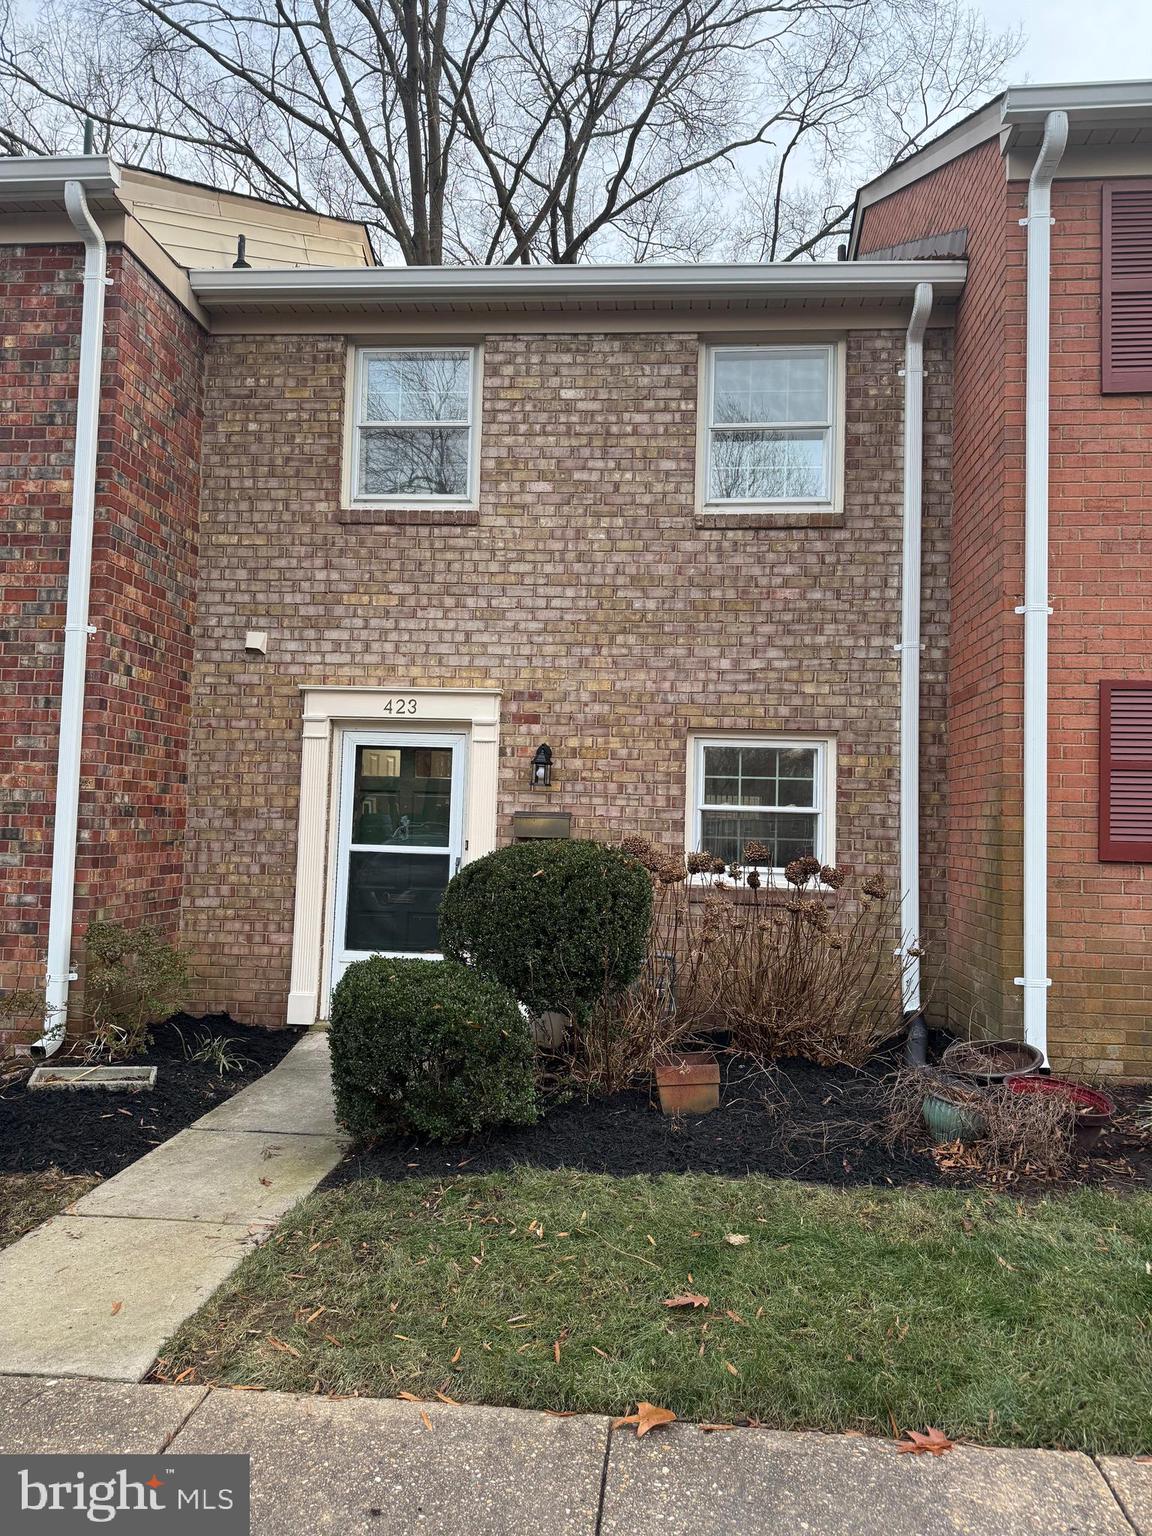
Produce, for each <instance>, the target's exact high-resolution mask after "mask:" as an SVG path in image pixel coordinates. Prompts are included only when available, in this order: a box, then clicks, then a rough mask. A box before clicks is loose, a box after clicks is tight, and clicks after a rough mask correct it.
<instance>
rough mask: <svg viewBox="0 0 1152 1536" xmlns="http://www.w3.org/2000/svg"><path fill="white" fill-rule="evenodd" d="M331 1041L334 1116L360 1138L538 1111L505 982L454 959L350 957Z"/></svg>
mask: <svg viewBox="0 0 1152 1536" xmlns="http://www.w3.org/2000/svg"><path fill="white" fill-rule="evenodd" d="M329 1043H330V1045H331V1050H332V1086H333V1090H334V1093H335V1098H336V1118H337V1119H338V1120H339V1121H340V1124H341V1125H343V1126H344V1127H345V1129H346V1130H347V1131H349V1132H350V1133H351V1135H352V1136H354V1137H355V1138H356V1140H357V1141H370V1140H373V1139H374V1138H376V1137H380V1136H392V1135H396V1134H399V1133H402V1132H414V1133H415V1134H417V1135H419V1136H429V1137H432V1138H434V1139H436V1140H443V1139H444V1138H446V1137H449V1136H455V1135H459V1134H460V1133H462V1132H466V1131H476V1130H479V1129H480V1128H481V1127H482V1126H485V1125H507V1124H512V1125H527V1124H530V1123H531V1122H532V1121H533V1120H535V1118H536V1099H535V1089H534V1084H533V1080H532V1032H531V1029H530V1028H529V1025H528V1022H527V1020H526V1019H525V1018H524V1015H523V1014H522V1013H521V1011H520V1009H519V1008H518V1007H517V1006H516V1000H515V998H513V997H512V996H511V995H510V994H509V993H508V992H506V991H505V990H504V988H503V987H501V986H499V985H498V984H497V983H496V982H494V981H490V980H489V979H488V978H487V977H484V976H481V975H479V974H478V973H477V972H475V971H471V970H468V969H466V968H465V967H464V966H462V965H456V964H454V963H453V962H452V961H451V960H443V961H441V960H392V959H388V958H386V957H384V956H381V955H376V956H374V957H373V958H372V959H370V960H358V961H356V963H355V964H354V965H350V966H349V967H348V969H347V970H346V971H345V972H344V975H343V976H342V977H341V979H340V982H339V983H338V985H337V987H336V990H335V991H334V992H333V994H332V1017H331V1020H330V1023H329Z"/></svg>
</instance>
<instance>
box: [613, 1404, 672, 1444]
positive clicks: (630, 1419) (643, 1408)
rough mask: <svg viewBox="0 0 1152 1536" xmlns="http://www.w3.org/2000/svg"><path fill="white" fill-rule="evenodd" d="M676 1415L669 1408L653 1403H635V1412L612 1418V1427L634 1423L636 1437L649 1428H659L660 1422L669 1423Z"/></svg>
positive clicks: (643, 1433) (646, 1431)
mask: <svg viewBox="0 0 1152 1536" xmlns="http://www.w3.org/2000/svg"><path fill="white" fill-rule="evenodd" d="M675 1418H676V1415H675V1414H674V1413H673V1412H672V1410H671V1408H657V1406H656V1404H655V1403H637V1404H636V1412H635V1413H628V1414H625V1415H624V1417H623V1418H622V1419H613V1421H612V1428H613V1429H620V1428H621V1427H622V1426H623V1425H625V1424H635V1426H636V1438H637V1440H639V1439H640V1438H641V1436H643V1435H646V1434H647V1433H648V1431H649V1430H650V1429H659V1428H660V1426H661V1425H662V1424H671V1423H672V1422H673V1421H674V1419H675Z"/></svg>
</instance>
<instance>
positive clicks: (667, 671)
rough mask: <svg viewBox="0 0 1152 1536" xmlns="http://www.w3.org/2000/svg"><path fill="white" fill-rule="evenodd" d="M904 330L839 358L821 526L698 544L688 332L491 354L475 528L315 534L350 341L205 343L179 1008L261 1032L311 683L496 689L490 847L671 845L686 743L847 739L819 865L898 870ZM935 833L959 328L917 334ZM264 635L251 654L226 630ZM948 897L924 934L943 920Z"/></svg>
mask: <svg viewBox="0 0 1152 1536" xmlns="http://www.w3.org/2000/svg"><path fill="white" fill-rule="evenodd" d="M903 344H904V334H903V331H900V330H890V331H873V332H859V331H857V332H853V333H851V337H850V340H849V342H848V374H847V399H848V408H847V450H846V457H847V474H846V505H845V513H844V516H843V518H842V519H840V520H839V524H838V525H837V526H821V527H789V526H786V525H785V526H781V525H780V524H779V523H777V524H774V525H772V526H770V527H768V528H744V527H724V528H715V527H707V526H705V525H704V524H705V523H706V521H707V520H705V519H702V520H699V521H698V520H697V518H696V516H695V511H694V497H695V484H694V476H695V454H696V411H697V359H698V355H699V340H698V337H697V336H696V335H694V334H656V335H627V334H612V335H586V334H581V335H573V334H556V335H515V336H493V337H489V338H488V339H487V341H486V342H485V356H484V402H483V434H482V468H481V499H480V513H479V518H478V520H477V521H476V523H475V525H473V526H467V525H465V526H436V525H435V524H433V525H431V526H428V525H427V518H425V519H424V520H423V523H417V524H415V525H413V526H407V527H397V526H385V525H378V526H347V525H344V524H341V523H340V522H339V521H338V520H337V512H338V508H339V478H340V462H341V453H342V444H343V436H342V422H343V407H344V392H345V371H346V357H347V349H346V344H345V340H344V338H343V337H341V336H326V335H321V336H241V337H217V338H214V339H213V340H212V341H211V343H210V345H209V356H208V384H207V396H206V418H205V440H204V495H203V508H202V523H201V554H200V571H201V575H200V584H199V593H200V596H199V616H198V629H197V656H196V687H195V703H194V716H193V718H194V726H193V743H192V754H191V763H192V766H191V775H192V783H191V801H192V809H191V815H190V826H189V842H188V866H187V869H188V872H187V881H186V887H185V902H184V919H183V925H184V931H185V934H186V936H187V937H188V939H189V940H190V941H191V942H192V943H193V944H194V946H195V948H196V950H197V952H198V954H199V956H200V957H201V961H202V964H203V967H204V970H205V972H206V975H207V978H208V979H207V986H206V990H205V993H204V996H203V998H202V1002H203V1003H204V1004H205V1005H206V1006H210V1007H222V1008H228V1009H230V1010H231V1011H232V1012H233V1013H235V1014H236V1016H237V1017H240V1018H244V1019H247V1020H249V1021H253V1022H259V1023H265V1024H277V1023H282V1022H283V1019H284V1007H285V1002H286V999H287V993H288V971H289V958H290V953H291V941H292V898H293V885H294V875H295V857H296V816H297V798H298V784H299V763H300V742H301V714H300V693H299V689H300V686H301V685H302V684H312V685H317V684H367V685H373V686H377V687H389V686H397V687H408V686H412V687H416V686H431V687H445V688H448V687H483V688H496V689H501V690H502V691H503V701H502V713H501V763H500V783H499V802H498V810H499V822H500V836H501V837H507V836H508V835H509V834H510V828H511V815H512V812H513V811H515V810H517V809H520V808H524V807H529V806H533V807H534V808H538V805H537V804H536V802H535V801H534V800H533V798H532V794H531V791H530V790H529V789H528V788H527V786H526V779H527V772H528V763H529V759H530V758H531V755H532V752H533V750H534V749H535V747H536V746H537V745H538V743H539V742H540V741H542V740H546V741H548V742H549V743H550V744H551V746H552V747H553V749H554V751H555V754H556V773H555V786H556V787H555V789H554V791H553V794H552V798H551V801H550V803H551V804H552V805H554V806H555V808H556V809H562V810H567V811H570V812H571V813H572V816H573V833H574V835H577V836H589V835H592V836H603V837H610V838H619V837H621V836H623V835H624V834H626V833H629V832H639V833H642V834H645V835H647V836H649V837H652V838H655V839H657V840H659V841H660V842H662V843H664V844H668V845H679V846H682V845H683V837H684V810H685V805H684V799H685V784H684V777H685V774H684V770H685V759H686V747H687V738H688V733H689V732H690V731H694V730H709V729H717V730H718V729H723V730H747V731H749V732H754V731H767V732H776V731H779V732H787V731H804V732H823V731H828V732H830V733H835V734H836V735H837V737H838V759H839V761H838V766H839V792H838V815H837V842H838V854H839V856H840V857H841V858H842V859H843V860H844V861H845V862H846V863H848V864H850V865H855V866H856V867H858V868H863V867H877V866H878V867H881V868H883V869H884V870H886V871H887V872H888V873H889V875H890V876H891V877H892V878H895V875H896V872H897V868H898V855H897V812H898V776H897V775H898V738H897V727H898V703H899V699H898V661H897V654H896V652H895V651H894V650H893V646H894V643H895V642H896V641H897V640H898V639H899V623H900V530H901V496H902V488H901V431H902V400H903V384H902V380H901V378H900V372H899V370H900V366H901V364H902V362H903ZM928 371H929V389H928V402H927V410H926V421H927V437H928V453H927V474H926V486H927V492H928V503H929V509H930V520H929V528H928V534H927V539H926V546H927V549H926V569H927V572H928V574H927V576H926V580H925V593H924V598H925V632H926V636H927V638H928V641H929V646H928V649H927V651H926V653H925V659H924V676H925V687H926V696H927V697H929V698H932V699H935V700H936V701H937V715H936V718H935V719H934V720H932V721H931V722H930V724H929V728H928V729H926V732H925V761H926V763H927V765H928V770H929V771H928V778H927V783H926V789H925V808H926V822H927V835H928V836H929V837H930V838H931V837H932V836H933V835H934V833H933V829H932V820H933V817H934V816H938V814H939V808H940V806H941V804H942V801H943V787H942V783H941V775H940V757H941V752H942V731H941V720H940V717H939V709H940V701H941V700H942V693H943V667H944V664H945V656H946V648H947V614H946V611H945V604H944V581H945V572H946V560H947V551H946V545H947V517H948V502H949V474H950V466H949V453H950V441H949V437H950V418H951V399H950V395H951V366H950V336H949V334H948V332H946V331H933V332H931V333H930V335H929V346H928ZM249 627H251V628H258V629H267V630H268V631H269V633H270V644H269V651H268V655H267V657H266V658H263V659H261V658H250V657H248V656H246V655H245V652H244V649H243V641H244V631H245V630H246V629H248V628H249ZM945 894H946V893H945V891H944V888H943V883H942V881H941V880H939V879H938V880H937V881H936V882H934V884H933V886H932V888H931V891H930V892H929V897H930V906H929V914H928V915H929V918H930V920H931V919H932V918H935V919H936V920H937V922H938V921H939V919H940V917H941V915H942V913H943V910H944V903H945Z"/></svg>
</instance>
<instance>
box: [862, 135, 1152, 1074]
mask: <svg viewBox="0 0 1152 1536" xmlns="http://www.w3.org/2000/svg"><path fill="white" fill-rule="evenodd" d="M1026 191H1027V189H1026V186H1025V185H1024V184H1022V183H1012V184H1008V183H1006V182H1005V179H1004V171H1003V162H1002V160H1001V158H1000V153H999V147H998V145H997V144H996V143H994V142H993V143H989V144H987V145H985V146H982V147H981V148H979V149H977V150H973V151H971V152H969V153H968V154H966V155H963V156H961V157H960V158H959V159H957V160H955V161H953V162H952V163H951V164H950V165H948V166H946V167H944V168H942V169H941V170H939V171H937V172H935V173H933V174H932V175H930V176H927V177H925V178H923V179H922V180H920V181H919V182H916V183H914V184H913V185H912V186H910V187H907V188H905V189H903V190H902V191H900V192H897V193H895V194H893V195H892V196H891V197H888V198H886V199H884V200H883V201H882V202H880V203H877V204H875V205H874V206H873V207H871V208H868V209H867V210H866V211H865V213H864V217H863V224H862V231H861V239H860V243H859V249H860V254H861V255H866V254H867V253H868V252H869V251H872V250H879V249H883V248H885V247H887V246H889V245H892V244H896V243H898V242H899V241H902V240H908V239H915V238H917V237H919V236H923V235H929V234H936V233H942V232H944V231H946V230H949V229H953V228H957V227H959V226H961V225H966V226H967V228H968V230H969V245H968V256H969V277H968V283H967V286H966V289H965V293H964V297H963V299H962V301H961V304H960V309H959V314H958V317H957V324H956V418H955V434H954V436H955V457H954V464H955V469H954V511H953V543H952V586H951V592H952V635H951V651H950V657H951V659H950V669H949V737H950V742H951V748H950V758H949V768H948V778H947V785H948V806H949V809H948V864H949V923H948V939H947V945H948V948H947V956H946V970H947V981H946V1001H947V1008H948V1016H949V1022H950V1023H951V1024H952V1025H953V1026H954V1027H965V1026H966V1025H967V1024H968V1023H969V1022H971V1023H973V1024H974V1025H975V1026H976V1027H977V1028H981V1029H983V1028H991V1029H995V1030H1005V1031H1010V1032H1018V1031H1019V1029H1020V1027H1021V1026H1020V1021H1021V1015H1022V1007H1021V1001H1020V998H1019V995H1018V993H1019V989H1018V988H1016V987H1014V986H1013V984H1012V978H1013V977H1014V976H1015V975H1017V974H1019V968H1020V950H1021V902H1022V896H1021V887H1020V876H1019V863H1020V856H1021V854H1020V839H1021V818H1022V777H1021V719H1022V708H1023V697H1022V688H1023V680H1022V639H1023V635H1022V624H1021V620H1020V619H1019V617H1018V616H1017V615H1016V614H1015V613H1014V611H1013V610H1014V608H1015V606H1016V604H1017V603H1019V602H1020V601H1021V599H1022V587H1023V526H1024V513H1023V505H1024V356H1025V350H1024V349H1025V316H1024V305H1025V273H1024V244H1025V236H1024V231H1023V229H1022V228H1021V226H1020V222H1019V221H1020V219H1021V218H1022V217H1023V216H1024V214H1025V212H1026ZM1100 201H1101V194H1100V183H1099V182H1093V181H1069V182H1059V181H1058V182H1057V183H1056V185H1055V188H1054V194H1053V214H1054V218H1055V224H1054V227H1053V233H1052V247H1053V279H1052V314H1053V320H1052V449H1051V454H1052V457H1051V478H1050V511H1051V543H1050V550H1051V558H1050V570H1051V588H1052V604H1053V608H1054V613H1053V618H1052V623H1051V636H1050V644H1051V659H1050V689H1051V691H1050V705H1049V708H1050V720H1051V755H1050V765H1051V766H1050V772H1049V795H1050V818H1051V819H1050V836H1049V854H1050V894H1049V917H1050V936H1051V955H1050V973H1051V976H1052V980H1053V986H1052V990H1051V993H1050V995H1049V1015H1050V1017H1049V1038H1050V1048H1051V1054H1052V1057H1053V1060H1054V1061H1055V1062H1056V1063H1057V1064H1061V1063H1063V1064H1065V1065H1069V1066H1081V1067H1085V1068H1088V1069H1096V1070H1099V1071H1100V1072H1102V1073H1104V1074H1112V1075H1127V1076H1136V1077H1146V1076H1150V1075H1152V1031H1150V1029H1149V1024H1148V1015H1149V1008H1150V1005H1149V1001H1148V1000H1149V998H1150V997H1152V990H1150V972H1152V961H1150V960H1149V950H1148V945H1147V943H1146V940H1145V935H1146V933H1147V931H1148V925H1149V923H1150V921H1152V883H1150V881H1149V871H1148V869H1147V867H1146V866H1141V865H1113V864H1101V863H1100V862H1099V860H1098V858H1097V848H1096V812H1097V792H1098V786H1097V761H1096V754H1097V718H1096V709H1097V685H1098V683H1099V681H1100V680H1101V679H1102V678H1106V677H1118V678H1123V677H1148V676H1150V675H1152V659H1150V658H1152V650H1150V643H1152V618H1150V617H1149V613H1150V609H1149V599H1150V598H1152V591H1150V590H1149V582H1148V580H1147V578H1146V574H1145V573H1146V567H1147V555H1148V544H1149V540H1148V538H1147V537H1146V536H1143V535H1142V529H1143V520H1144V518H1145V517H1146V516H1147V514H1148V513H1149V511H1150V510H1152V505H1150V501H1149V491H1148V487H1147V476H1148V466H1149V449H1148V443H1149V433H1150V431H1152V397H1149V396H1138V395H1129V396H1102V395H1101V394H1100V230H1101V209H1100Z"/></svg>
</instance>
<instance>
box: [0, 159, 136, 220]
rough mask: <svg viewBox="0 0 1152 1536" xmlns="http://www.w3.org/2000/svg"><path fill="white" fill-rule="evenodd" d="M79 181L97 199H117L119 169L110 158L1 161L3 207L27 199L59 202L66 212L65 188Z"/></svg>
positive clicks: (0, 182)
mask: <svg viewBox="0 0 1152 1536" xmlns="http://www.w3.org/2000/svg"><path fill="white" fill-rule="evenodd" d="M69 181H78V182H80V183H81V185H82V186H83V187H84V190H85V191H86V192H90V193H94V194H95V195H96V196H97V197H101V196H106V197H112V198H113V199H115V198H116V194H117V192H118V190H119V187H120V167H119V166H118V165H117V164H116V163H115V162H114V161H112V160H110V159H109V158H108V156H107V155H12V156H5V157H4V158H0V203H7V202H20V201H22V200H23V199H26V198H37V199H46V198H58V199H59V202H60V209H61V212H63V209H64V184H65V182H69Z"/></svg>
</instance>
